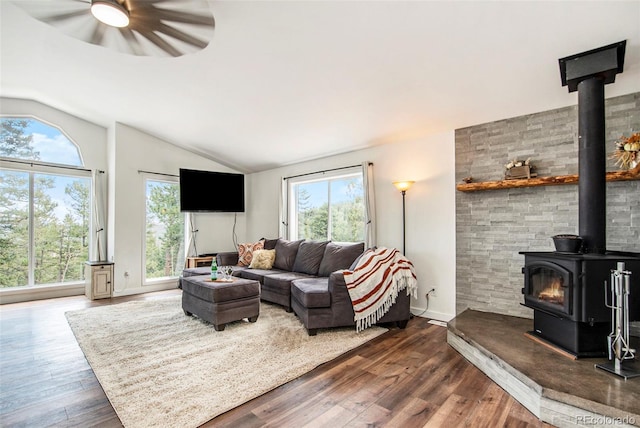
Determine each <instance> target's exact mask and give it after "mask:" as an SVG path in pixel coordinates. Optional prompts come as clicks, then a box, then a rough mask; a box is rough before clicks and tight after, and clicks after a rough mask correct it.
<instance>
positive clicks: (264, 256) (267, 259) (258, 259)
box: [249, 250, 276, 269]
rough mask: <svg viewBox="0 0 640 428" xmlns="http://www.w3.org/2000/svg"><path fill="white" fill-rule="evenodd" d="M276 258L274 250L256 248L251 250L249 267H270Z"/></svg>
mask: <svg viewBox="0 0 640 428" xmlns="http://www.w3.org/2000/svg"><path fill="white" fill-rule="evenodd" d="M275 259H276V250H257V251H254V252H253V259H252V260H251V264H250V265H249V269H271V268H272V267H273V262H274V260H275Z"/></svg>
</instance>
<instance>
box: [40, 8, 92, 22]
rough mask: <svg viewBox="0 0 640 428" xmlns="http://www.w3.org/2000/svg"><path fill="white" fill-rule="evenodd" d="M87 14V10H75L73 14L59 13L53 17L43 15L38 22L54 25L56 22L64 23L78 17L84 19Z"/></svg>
mask: <svg viewBox="0 0 640 428" xmlns="http://www.w3.org/2000/svg"><path fill="white" fill-rule="evenodd" d="M87 13H88V10H76V11H73V12H66V13H59V14H55V15H45V16H42V17H40V18H38V19H40V21H43V22H46V23H47V24H55V23H57V22H62V21H66V20H68V19H74V18H78V17H84V16H86V15H87Z"/></svg>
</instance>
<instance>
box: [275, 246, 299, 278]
mask: <svg viewBox="0 0 640 428" xmlns="http://www.w3.org/2000/svg"><path fill="white" fill-rule="evenodd" d="M302 241H303V240H300V241H288V240H286V239H278V242H277V243H276V247H275V250H276V260H275V261H274V262H273V267H274V268H276V269H282V270H288V271H291V270H292V269H293V263H294V262H295V261H296V255H297V254H298V247H299V246H300V243H301V242H302Z"/></svg>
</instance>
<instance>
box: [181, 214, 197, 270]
mask: <svg viewBox="0 0 640 428" xmlns="http://www.w3.org/2000/svg"><path fill="white" fill-rule="evenodd" d="M184 221H185V223H186V231H187V236H186V237H185V238H186V241H187V243H186V245H185V246H184V249H185V251H184V257H185V258H184V259H185V263H186V260H187V257H197V256H198V248H197V247H196V234H197V233H198V229H197V228H196V216H195V214H194V213H190V212H187V213H186V214H185V216H184Z"/></svg>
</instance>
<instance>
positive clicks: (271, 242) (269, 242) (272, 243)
mask: <svg viewBox="0 0 640 428" xmlns="http://www.w3.org/2000/svg"><path fill="white" fill-rule="evenodd" d="M261 240H262V241H264V249H265V250H274V249H275V248H276V244H277V243H278V238H276V239H267V238H261Z"/></svg>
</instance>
